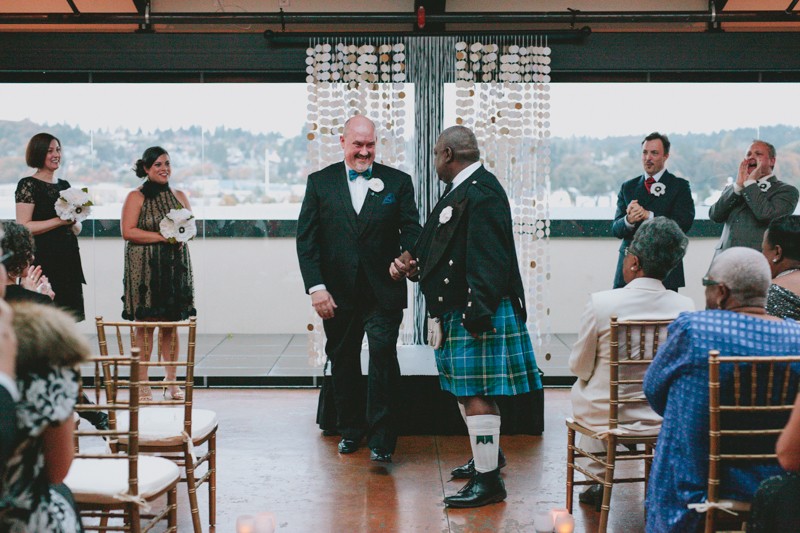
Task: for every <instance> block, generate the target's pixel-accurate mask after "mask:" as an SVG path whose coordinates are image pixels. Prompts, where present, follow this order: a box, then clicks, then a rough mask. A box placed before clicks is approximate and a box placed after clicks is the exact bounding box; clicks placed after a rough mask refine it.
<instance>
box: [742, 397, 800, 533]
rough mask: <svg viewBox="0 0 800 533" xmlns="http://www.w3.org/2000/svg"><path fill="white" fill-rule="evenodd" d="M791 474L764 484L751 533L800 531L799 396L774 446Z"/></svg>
mask: <svg viewBox="0 0 800 533" xmlns="http://www.w3.org/2000/svg"><path fill="white" fill-rule="evenodd" d="M775 451H776V452H777V454H778V462H779V463H780V464H781V466H782V467H783V468H784V469H786V470H788V473H786V474H783V475H780V476H776V477H772V478H769V479H767V480H766V481H764V482H763V483H762V484H761V486H760V487H758V492H756V495H755V497H754V498H753V507H752V510H751V511H752V512H751V514H750V519H749V520H748V521H747V531H748V533H762V532H763V533H771V532H773V531H800V507H798V506H797V502H800V394H798V396H797V399H796V400H795V402H794V409H792V416H791V417H790V418H789V422H788V423H787V424H786V427H785V428H783V432H782V433H781V436H780V438H779V439H778V443H777V445H776V446H775Z"/></svg>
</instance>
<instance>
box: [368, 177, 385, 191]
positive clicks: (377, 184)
mask: <svg viewBox="0 0 800 533" xmlns="http://www.w3.org/2000/svg"><path fill="white" fill-rule="evenodd" d="M367 187H369V190H371V191H373V192H381V191H382V190H383V180H382V179H380V178H372V179H370V180H369V181H368V182H367Z"/></svg>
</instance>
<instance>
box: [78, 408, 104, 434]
mask: <svg viewBox="0 0 800 533" xmlns="http://www.w3.org/2000/svg"><path fill="white" fill-rule="evenodd" d="M78 415H79V416H80V417H81V418H83V419H84V420H86V421H87V422H89V423H90V424H91V425H93V426H94V427H95V428H97V429H99V430H100V431H107V430H108V415H107V414H106V413H104V412H103V411H81V412H80V413H78Z"/></svg>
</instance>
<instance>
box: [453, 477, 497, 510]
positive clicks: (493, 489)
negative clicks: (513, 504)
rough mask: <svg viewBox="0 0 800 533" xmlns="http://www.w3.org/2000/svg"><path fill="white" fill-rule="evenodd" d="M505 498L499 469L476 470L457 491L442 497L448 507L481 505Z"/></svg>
mask: <svg viewBox="0 0 800 533" xmlns="http://www.w3.org/2000/svg"><path fill="white" fill-rule="evenodd" d="M505 499H506V486H505V485H504V484H503V480H502V479H500V469H499V468H496V469H494V470H492V471H491V472H483V473H481V472H477V473H476V474H475V475H474V476H473V477H472V479H470V480H469V481H468V482H467V484H466V485H464V487H462V489H461V490H460V491H458V493H456V494H454V495H453V496H448V497H447V498H445V499H444V504H445V505H446V506H448V507H459V508H466V507H481V506H483V505H489V504H490V503H497V502H501V501H503V500H505Z"/></svg>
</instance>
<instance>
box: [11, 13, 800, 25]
mask: <svg viewBox="0 0 800 533" xmlns="http://www.w3.org/2000/svg"><path fill="white" fill-rule="evenodd" d="M416 20H417V15H416V13H409V12H383V13H379V12H374V13H344V12H339V13H334V12H321V13H290V12H283V13H279V12H261V13H256V12H206V13H153V12H150V14H149V17H148V20H145V19H144V16H143V15H139V14H133V13H80V14H70V13H50V14H48V13H38V14H37V13H3V14H0V24H30V25H37V24H56V25H58V24H69V25H87V24H134V25H140V24H145V23H147V24H152V25H157V24H169V25H181V24H193V25H203V24H240V25H246V24H282V23H285V24H286V25H287V27H288V29H289V30H291V27H290V26H291V25H292V24H303V25H308V24H327V25H341V26H342V27H346V28H352V27H359V25H370V26H375V25H380V24H408V25H409V26H413V25H414V24H416ZM354 21H358V22H357V23H354ZM426 21H427V24H447V23H459V24H479V25H482V26H485V25H486V24H495V25H503V24H513V25H517V26H519V25H520V24H565V25H583V24H675V23H679V24H687V23H689V24H690V23H699V24H704V23H709V22H719V23H728V22H731V23H734V22H736V23H770V22H795V23H796V22H800V14H799V13H796V12H788V13H787V12H786V11H785V10H777V11H728V12H719V11H717V12H716V13H714V14H712V13H711V12H709V11H672V12H653V11H573V12H569V11H564V12H492V13H488V12H471V13H470V12H464V13H430V14H427V15H426Z"/></svg>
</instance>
